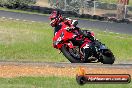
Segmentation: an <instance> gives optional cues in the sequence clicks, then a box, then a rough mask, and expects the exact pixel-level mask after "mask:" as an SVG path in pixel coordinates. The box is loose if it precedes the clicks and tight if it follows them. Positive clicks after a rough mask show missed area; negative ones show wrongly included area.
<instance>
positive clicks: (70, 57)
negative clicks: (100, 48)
mask: <svg viewBox="0 0 132 88" xmlns="http://www.w3.org/2000/svg"><path fill="white" fill-rule="evenodd" d="M61 52H62V53H63V55H64V56H65V57H66V58H67V59H68V60H69V61H70V62H71V63H83V62H84V61H83V60H81V58H78V57H75V56H73V55H72V54H71V53H70V52H69V47H68V46H66V45H63V46H62V48H61Z"/></svg>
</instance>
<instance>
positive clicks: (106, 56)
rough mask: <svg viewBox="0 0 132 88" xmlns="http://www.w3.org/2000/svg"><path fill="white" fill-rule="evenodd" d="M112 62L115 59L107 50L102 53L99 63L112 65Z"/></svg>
mask: <svg viewBox="0 0 132 88" xmlns="http://www.w3.org/2000/svg"><path fill="white" fill-rule="evenodd" d="M114 61H115V57H114V55H113V53H112V52H111V51H110V50H109V49H106V50H104V51H103V53H102V60H101V62H102V63H103V64H113V63H114Z"/></svg>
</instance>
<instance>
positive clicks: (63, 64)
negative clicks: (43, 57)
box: [0, 61, 132, 69]
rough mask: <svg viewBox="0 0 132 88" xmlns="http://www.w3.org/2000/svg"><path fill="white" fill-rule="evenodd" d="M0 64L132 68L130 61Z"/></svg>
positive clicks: (6, 63) (19, 62)
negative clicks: (110, 62)
mask: <svg viewBox="0 0 132 88" xmlns="http://www.w3.org/2000/svg"><path fill="white" fill-rule="evenodd" d="M0 65H15V66H40V67H45V66H49V67H57V68H65V67H71V68H76V67H80V66H81V67H87V68H117V69H123V68H124V69H132V63H130V62H129V63H118V64H112V65H111V64H102V63H70V62H32V61H0Z"/></svg>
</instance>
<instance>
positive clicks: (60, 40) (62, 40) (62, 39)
mask: <svg viewBox="0 0 132 88" xmlns="http://www.w3.org/2000/svg"><path fill="white" fill-rule="evenodd" d="M73 37H74V34H73V33H72V32H68V31H67V30H66V29H65V27H62V28H61V29H60V30H59V31H58V32H57V33H56V34H55V36H54V37H53V46H54V48H57V49H60V48H61V47H62V46H63V45H64V44H66V43H68V40H70V39H72V38H73ZM69 45H71V44H69Z"/></svg>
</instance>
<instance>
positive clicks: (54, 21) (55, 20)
mask: <svg viewBox="0 0 132 88" xmlns="http://www.w3.org/2000/svg"><path fill="white" fill-rule="evenodd" d="M49 19H50V20H51V22H50V25H51V26H52V27H55V26H57V25H58V24H59V23H60V21H61V20H62V19H63V18H62V15H61V13H60V12H59V11H53V12H52V13H51V15H50V16H49Z"/></svg>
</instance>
